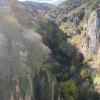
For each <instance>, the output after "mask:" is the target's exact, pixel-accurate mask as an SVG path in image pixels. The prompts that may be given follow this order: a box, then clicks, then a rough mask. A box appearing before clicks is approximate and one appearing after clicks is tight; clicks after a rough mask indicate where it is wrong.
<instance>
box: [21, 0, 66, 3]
mask: <svg viewBox="0 0 100 100" xmlns="http://www.w3.org/2000/svg"><path fill="white" fill-rule="evenodd" d="M19 1H35V2H39V3H51V4H56V3H57V4H59V3H61V2H63V1H65V0H19Z"/></svg>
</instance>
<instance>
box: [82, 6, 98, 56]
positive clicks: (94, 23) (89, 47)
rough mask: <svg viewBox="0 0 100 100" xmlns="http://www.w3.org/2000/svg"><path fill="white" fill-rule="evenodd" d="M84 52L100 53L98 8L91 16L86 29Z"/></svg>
mask: <svg viewBox="0 0 100 100" xmlns="http://www.w3.org/2000/svg"><path fill="white" fill-rule="evenodd" d="M85 31H86V35H87V36H86V39H85V43H84V48H85V52H91V53H94V54H99V53H100V7H99V8H98V9H96V10H95V11H93V13H92V14H91V16H90V18H89V20H88V23H87V28H86V30H85Z"/></svg>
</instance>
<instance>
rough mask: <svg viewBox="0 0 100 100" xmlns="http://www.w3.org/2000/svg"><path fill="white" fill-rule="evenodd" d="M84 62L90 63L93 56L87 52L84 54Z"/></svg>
mask: <svg viewBox="0 0 100 100" xmlns="http://www.w3.org/2000/svg"><path fill="white" fill-rule="evenodd" d="M85 60H86V61H91V60H93V54H92V53H91V52H88V53H86V54H85Z"/></svg>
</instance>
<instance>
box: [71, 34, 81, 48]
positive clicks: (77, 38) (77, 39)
mask: <svg viewBox="0 0 100 100" xmlns="http://www.w3.org/2000/svg"><path fill="white" fill-rule="evenodd" d="M81 41H82V39H81V36H80V35H76V36H75V37H73V39H72V40H71V44H72V45H76V46H78V45H81Z"/></svg>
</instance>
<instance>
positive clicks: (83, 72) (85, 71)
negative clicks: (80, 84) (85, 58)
mask: <svg viewBox="0 0 100 100" xmlns="http://www.w3.org/2000/svg"><path fill="white" fill-rule="evenodd" d="M80 75H81V77H82V78H85V77H87V76H88V69H87V68H83V69H82V70H81V72H80Z"/></svg>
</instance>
